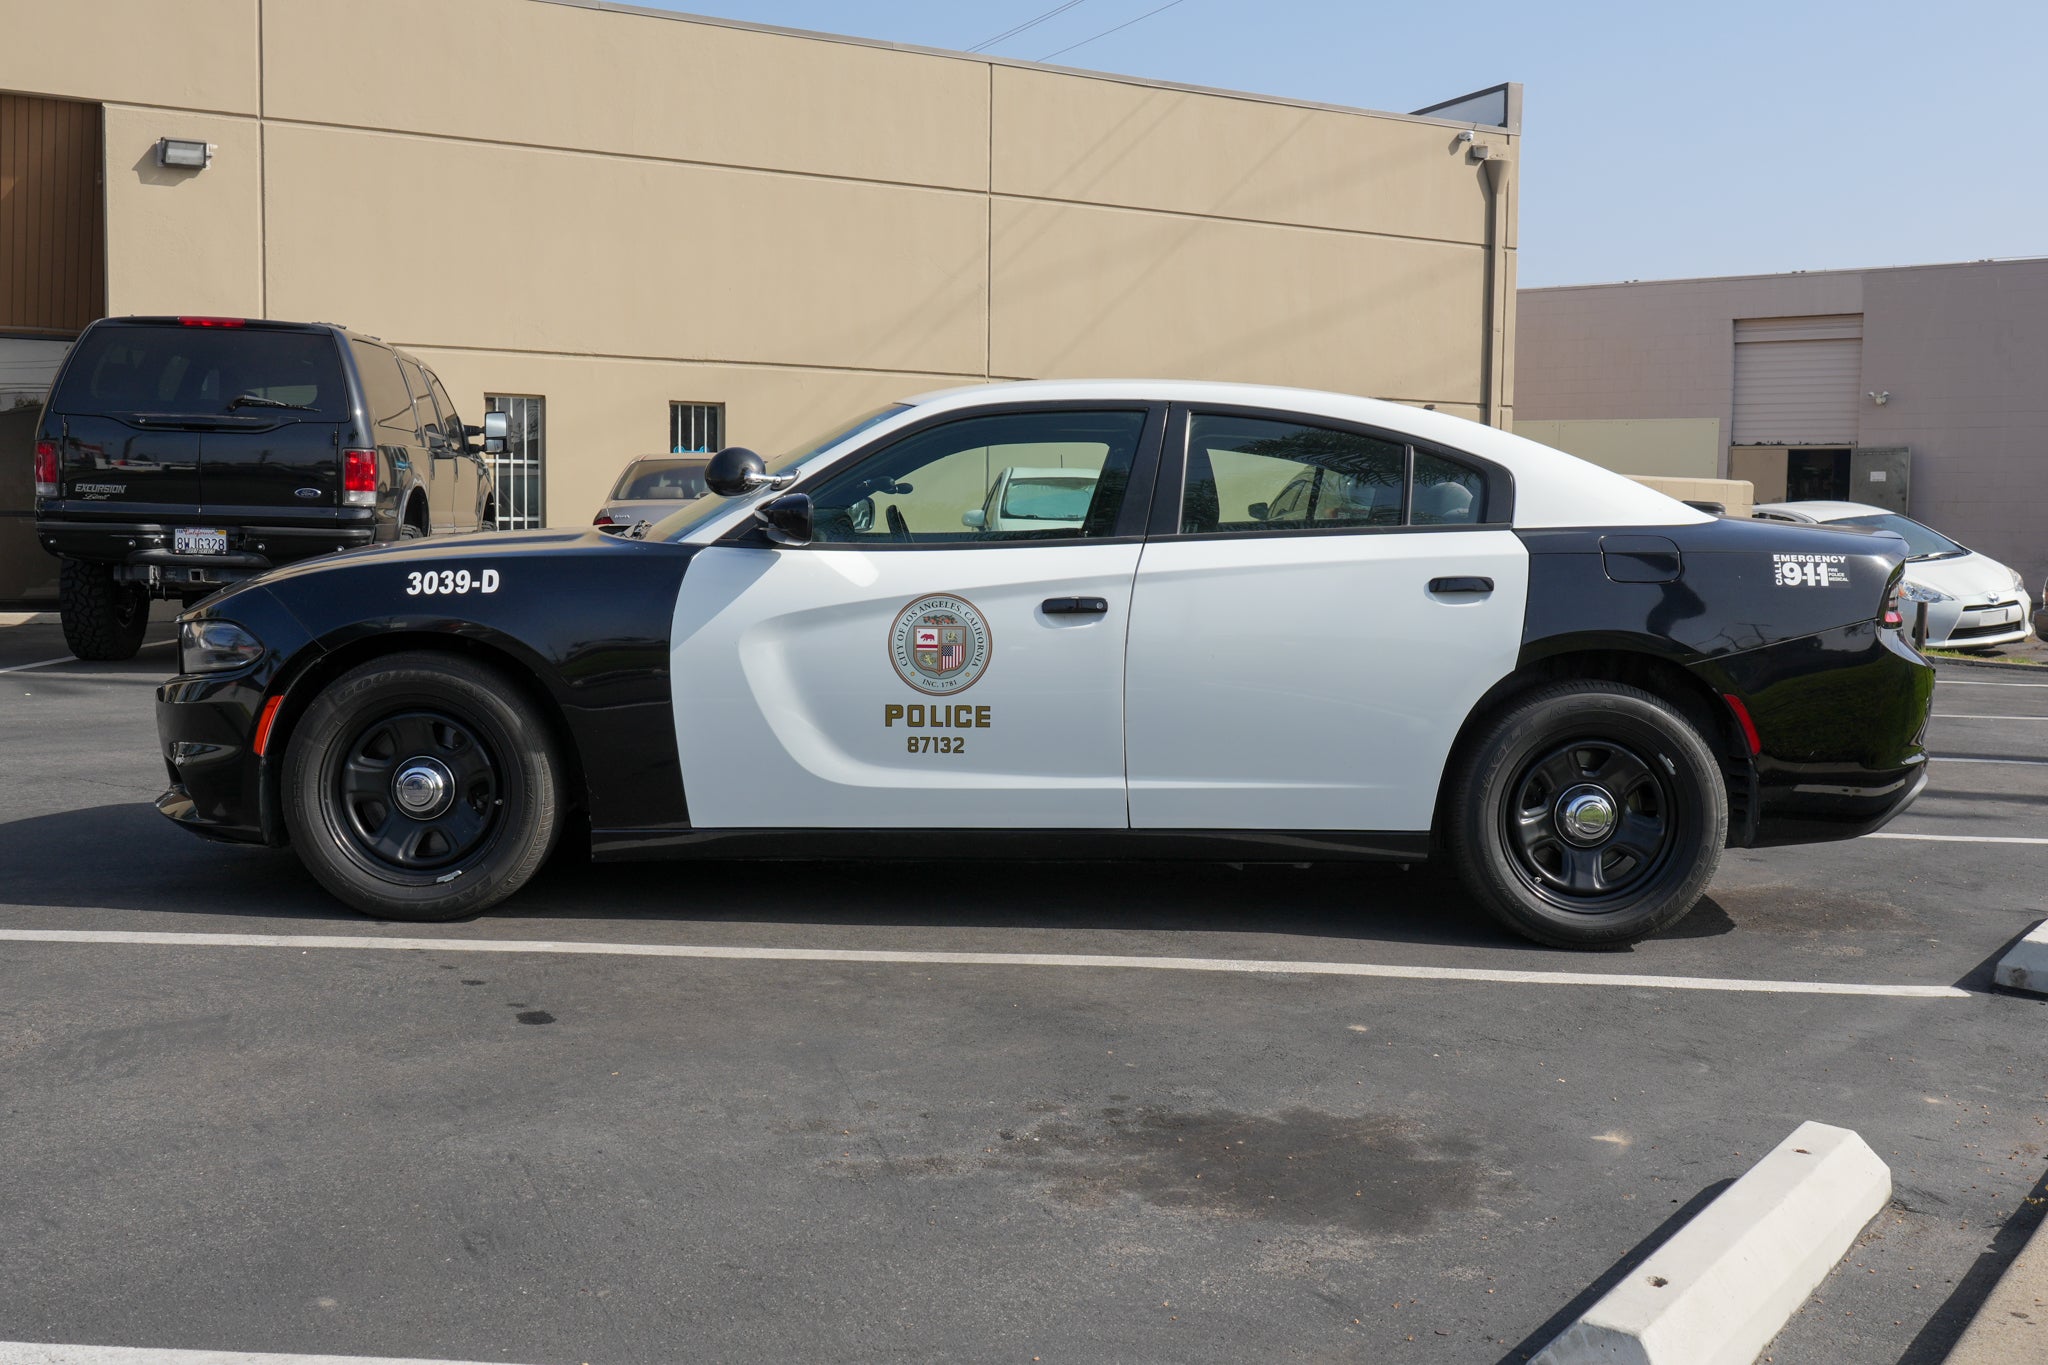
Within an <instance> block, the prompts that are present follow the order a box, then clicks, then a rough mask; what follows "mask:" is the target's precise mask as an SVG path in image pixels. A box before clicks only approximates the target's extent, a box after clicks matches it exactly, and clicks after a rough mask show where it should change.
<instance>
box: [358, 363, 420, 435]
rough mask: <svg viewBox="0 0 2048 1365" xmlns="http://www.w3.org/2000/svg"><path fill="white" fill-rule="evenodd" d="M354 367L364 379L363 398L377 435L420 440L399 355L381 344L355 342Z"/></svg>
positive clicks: (410, 396)
mask: <svg viewBox="0 0 2048 1365" xmlns="http://www.w3.org/2000/svg"><path fill="white" fill-rule="evenodd" d="M355 348H356V368H357V369H358V370H359V371H360V372H361V374H362V379H363V402H364V403H365V404H367V405H368V406H369V409H370V420H371V421H372V422H373V423H375V424H376V427H377V435H378V437H379V438H380V439H382V440H385V441H390V442H394V443H397V444H403V445H411V444H413V443H415V442H416V441H418V440H419V432H418V431H417V430H416V429H415V428H414V426H413V416H412V394H411V392H410V391H408V390H407V389H406V387H405V377H404V376H403V375H401V374H400V373H399V372H398V357H397V356H395V355H393V354H392V353H391V352H390V351H387V350H385V349H384V348H383V347H382V346H373V345H370V344H369V343H367V342H361V341H359V342H356V343H355Z"/></svg>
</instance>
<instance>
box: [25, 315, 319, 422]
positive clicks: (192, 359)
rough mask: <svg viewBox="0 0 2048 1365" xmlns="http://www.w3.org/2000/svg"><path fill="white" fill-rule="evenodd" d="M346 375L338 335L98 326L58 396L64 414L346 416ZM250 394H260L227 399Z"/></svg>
mask: <svg viewBox="0 0 2048 1365" xmlns="http://www.w3.org/2000/svg"><path fill="white" fill-rule="evenodd" d="M341 375H342V372H341V359H340V357H339V356H338V355H337V354H336V352H335V349H334V340H333V338H332V337H331V336H329V335H327V334H324V333H319V332H283V331H271V330H269V329H268V328H265V329H261V330H254V331H252V330H248V329H244V328H239V327H235V328H214V327H174V326H166V327H147V326H144V327H122V326H117V327H99V328H95V329H94V330H93V331H92V332H91V333H90V334H88V335H87V336H86V337H85V339H84V340H82V341H80V342H79V343H78V349H77V353H76V354H75V355H74V356H73V357H72V359H71V364H70V366H69V367H68V368H67V369H66V370H65V371H64V381H63V383H62V385H60V386H59V388H58V391H57V394H56V396H55V398H54V399H53V400H52V403H53V407H54V408H55V409H56V410H57V411H59V412H78V413H86V412H105V413H116V414H127V413H137V412H141V413H152V414H158V415H163V416H171V415H176V416H181V417H192V416H208V417H212V416H220V415H223V414H225V413H228V412H234V413H237V414H239V415H242V416H255V415H257V414H258V413H260V412H264V411H268V412H273V413H275V414H276V415H277V417H278V418H279V419H280V420H290V419H292V418H295V417H296V418H299V419H301V420H305V419H308V418H314V419H321V420H326V421H339V420H341V418H342V417H343V416H345V415H346V412H347V404H346V401H345V398H344V393H345V390H344V388H343V385H342V377H341ZM244 395H246V396H247V398H249V399H250V400H253V401H250V402H246V403H243V404H239V405H237V406H236V407H234V408H230V407H229V406H228V405H229V403H231V402H233V400H234V399H236V398H238V397H243V396H244ZM278 403H288V404H292V405H293V406H292V407H290V408H276V407H274V406H272V405H274V404H278Z"/></svg>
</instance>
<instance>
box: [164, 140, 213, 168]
mask: <svg viewBox="0 0 2048 1365" xmlns="http://www.w3.org/2000/svg"><path fill="white" fill-rule="evenodd" d="M212 160H213V144H212V143H211V142H188V141H186V140H185V139H183V138H175V137H160V138H158V139H157V140H156V164H157V165H159V166H175V167H177V168H178V169H179V170H184V171H203V170H205V169H206V167H207V164H208V163H209V162H211V161H212Z"/></svg>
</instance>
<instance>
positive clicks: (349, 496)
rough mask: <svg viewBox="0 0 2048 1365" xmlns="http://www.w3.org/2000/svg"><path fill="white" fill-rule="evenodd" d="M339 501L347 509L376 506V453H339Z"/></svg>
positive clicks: (350, 451)
mask: <svg viewBox="0 0 2048 1365" xmlns="http://www.w3.org/2000/svg"><path fill="white" fill-rule="evenodd" d="M341 489H342V492H341V501H342V503H343V505H345V506H348V507H375V506H376V505H377V452H376V451H374V450H344V451H342V452H341Z"/></svg>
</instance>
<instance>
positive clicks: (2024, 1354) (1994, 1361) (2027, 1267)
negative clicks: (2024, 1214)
mask: <svg viewBox="0 0 2048 1365" xmlns="http://www.w3.org/2000/svg"><path fill="white" fill-rule="evenodd" d="M2042 1362H2048V1222H2043V1223H2041V1224H2039V1225H2037V1226H2036V1227H2035V1228H2034V1231H2033V1234H2032V1235H2031V1236H2029V1237H2028V1238H2027V1244H2026V1245H2025V1246H2023V1247H2021V1248H2020V1254H2019V1255H2017V1256H2015V1257H2013V1261H2012V1264H2011V1265H2009V1266H2007V1267H2006V1268H2005V1274H2003V1275H2001V1276H1999V1277H1998V1283H1997V1284H1996V1285H1994V1286H1992V1289H1991V1296H1990V1297H1989V1298H1987V1299H1985V1300H1984V1306H1983V1307H1981V1308H1979V1309H1978V1310H1977V1316H1976V1317H1974V1318H1972V1319H1970V1325H1969V1327H1968V1328H1967V1329H1965V1330H1964V1332H1963V1335H1962V1339H1961V1340H1960V1341H1958V1342H1956V1345H1955V1349H1954V1350H1952V1351H1950V1352H1949V1353H1948V1360H1947V1362H1946V1365H2042Z"/></svg>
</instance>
